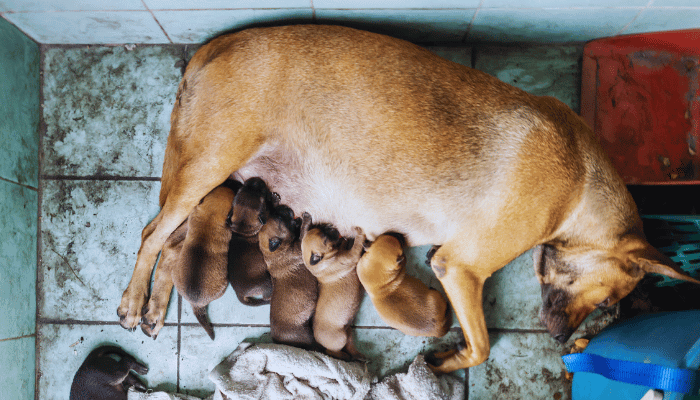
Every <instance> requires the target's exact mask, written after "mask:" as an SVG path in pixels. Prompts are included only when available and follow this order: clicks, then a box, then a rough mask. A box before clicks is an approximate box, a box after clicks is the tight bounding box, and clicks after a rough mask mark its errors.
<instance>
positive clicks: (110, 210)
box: [39, 180, 177, 334]
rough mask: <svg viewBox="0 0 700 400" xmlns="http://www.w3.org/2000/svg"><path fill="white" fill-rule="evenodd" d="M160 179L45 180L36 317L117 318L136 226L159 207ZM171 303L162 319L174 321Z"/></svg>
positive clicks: (137, 236) (135, 243)
mask: <svg viewBox="0 0 700 400" xmlns="http://www.w3.org/2000/svg"><path fill="white" fill-rule="evenodd" d="M159 186H160V184H159V183H158V182H150V181H65V180H57V181H54V180H48V181H45V183H44V192H43V204H42V213H41V214H42V226H41V229H42V266H41V271H40V273H39V278H40V286H39V290H40V291H41V293H40V296H39V315H40V316H41V317H43V318H49V319H61V320H65V319H76V320H86V321H107V322H112V321H117V314H116V310H117V307H118V306H119V303H120V301H121V296H122V292H123V291H124V289H126V287H127V285H128V283H129V280H130V279H131V274H132V272H133V269H134V265H135V263H136V253H137V252H138V249H139V246H140V243H141V231H142V229H143V228H144V227H145V226H146V224H147V223H148V222H149V221H150V220H151V219H152V218H154V217H155V216H156V214H157V213H158V191H159ZM173 297H174V296H173ZM176 303H177V302H176V301H171V302H170V308H169V310H170V312H169V313H168V315H167V316H166V321H177V312H176V311H177V304H176ZM139 334H141V333H140V332H139Z"/></svg>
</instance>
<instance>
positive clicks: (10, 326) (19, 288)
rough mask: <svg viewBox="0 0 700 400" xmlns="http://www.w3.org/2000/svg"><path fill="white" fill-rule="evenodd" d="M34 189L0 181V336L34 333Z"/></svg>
mask: <svg viewBox="0 0 700 400" xmlns="http://www.w3.org/2000/svg"><path fill="white" fill-rule="evenodd" d="M37 208H38V198H37V192H36V191H35V190H32V189H28V188H26V187H24V186H20V185H17V184H14V183H9V182H5V181H1V180H0V313H2V316H3V319H2V321H4V323H0V339H6V338H11V337H17V336H24V335H30V334H33V333H34V324H35V320H36V264H37V263H36V244H37V239H36V235H37Z"/></svg>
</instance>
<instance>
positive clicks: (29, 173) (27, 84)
mask: <svg viewBox="0 0 700 400" xmlns="http://www.w3.org/2000/svg"><path fill="white" fill-rule="evenodd" d="M0 42H2V44H3V45H2V47H0V67H1V68H2V71H3V79H1V80H0V142H2V143H3V145H2V147H0V178H4V179H8V180H10V181H13V182H18V183H21V184H24V185H29V186H32V187H37V185H38V170H39V168H38V165H39V156H38V153H39V152H38V150H39V133H38V128H39V118H41V111H40V109H39V103H40V100H39V84H40V81H39V46H37V44H36V43H34V42H32V41H31V40H29V38H27V37H26V36H25V35H24V34H22V33H21V32H20V31H19V30H18V29H17V28H15V27H14V26H12V25H11V24H10V23H9V22H7V21H5V20H4V19H2V18H0Z"/></svg>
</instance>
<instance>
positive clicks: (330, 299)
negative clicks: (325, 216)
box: [301, 213, 365, 359]
mask: <svg viewBox="0 0 700 400" xmlns="http://www.w3.org/2000/svg"><path fill="white" fill-rule="evenodd" d="M301 238H302V240H301V252H302V256H303V258H304V264H305V265H306V268H308V269H309V271H311V273H312V274H313V275H314V276H315V277H316V279H318V282H319V293H318V302H317V303H316V314H315V315H314V322H313V328H314V338H315V339H316V341H317V342H318V343H319V344H320V345H321V346H323V347H325V348H326V351H327V352H328V354H330V355H332V356H334V357H338V358H345V359H347V358H349V357H348V355H349V356H350V357H352V358H361V354H360V353H359V352H358V351H357V349H356V348H355V345H354V342H353V340H352V334H351V332H350V324H351V323H352V321H353V319H354V318H355V315H356V314H357V310H358V309H359V308H360V301H362V292H363V290H362V285H361V284H360V279H359V278H358V277H357V272H356V270H355V267H356V266H357V262H358V261H359V260H360V256H361V255H362V244H363V243H364V241H365V235H364V233H362V231H361V230H360V229H358V230H357V236H355V242H354V243H353V245H352V247H351V248H350V249H346V248H345V246H346V245H347V242H346V241H345V240H344V239H343V238H341V237H340V234H339V233H338V230H336V229H335V228H333V227H332V226H330V225H327V224H324V225H317V226H315V227H313V228H312V227H311V215H310V214H309V213H304V214H303V215H302V227H301ZM343 350H345V351H346V353H347V354H346V353H343Z"/></svg>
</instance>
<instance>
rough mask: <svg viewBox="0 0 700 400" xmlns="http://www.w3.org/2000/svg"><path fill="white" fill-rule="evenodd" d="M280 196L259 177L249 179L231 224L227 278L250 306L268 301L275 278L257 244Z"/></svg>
mask: <svg viewBox="0 0 700 400" xmlns="http://www.w3.org/2000/svg"><path fill="white" fill-rule="evenodd" d="M276 201H277V199H274V197H273V195H272V193H270V191H269V190H268V189H267V185H265V182H263V180H262V179H260V178H250V179H248V180H246V181H245V183H244V184H243V187H242V188H241V189H240V190H238V192H237V193H236V197H235V199H234V200H233V208H232V209H231V214H230V215H229V220H228V224H229V227H230V229H231V230H232V231H233V236H232V237H231V243H230V246H229V249H228V279H229V281H230V282H231V287H233V290H235V291H236V296H238V300H239V301H240V302H241V303H243V304H245V305H249V306H260V305H263V304H269V303H270V298H271V297H272V278H271V277H270V273H269V272H268V271H267V265H266V264H265V259H264V258H263V254H262V253H261V252H260V246H259V245H258V233H259V232H260V229H262V227H263V225H264V224H265V221H266V220H267V217H268V215H269V210H270V208H272V207H274V205H275V203H276Z"/></svg>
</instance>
